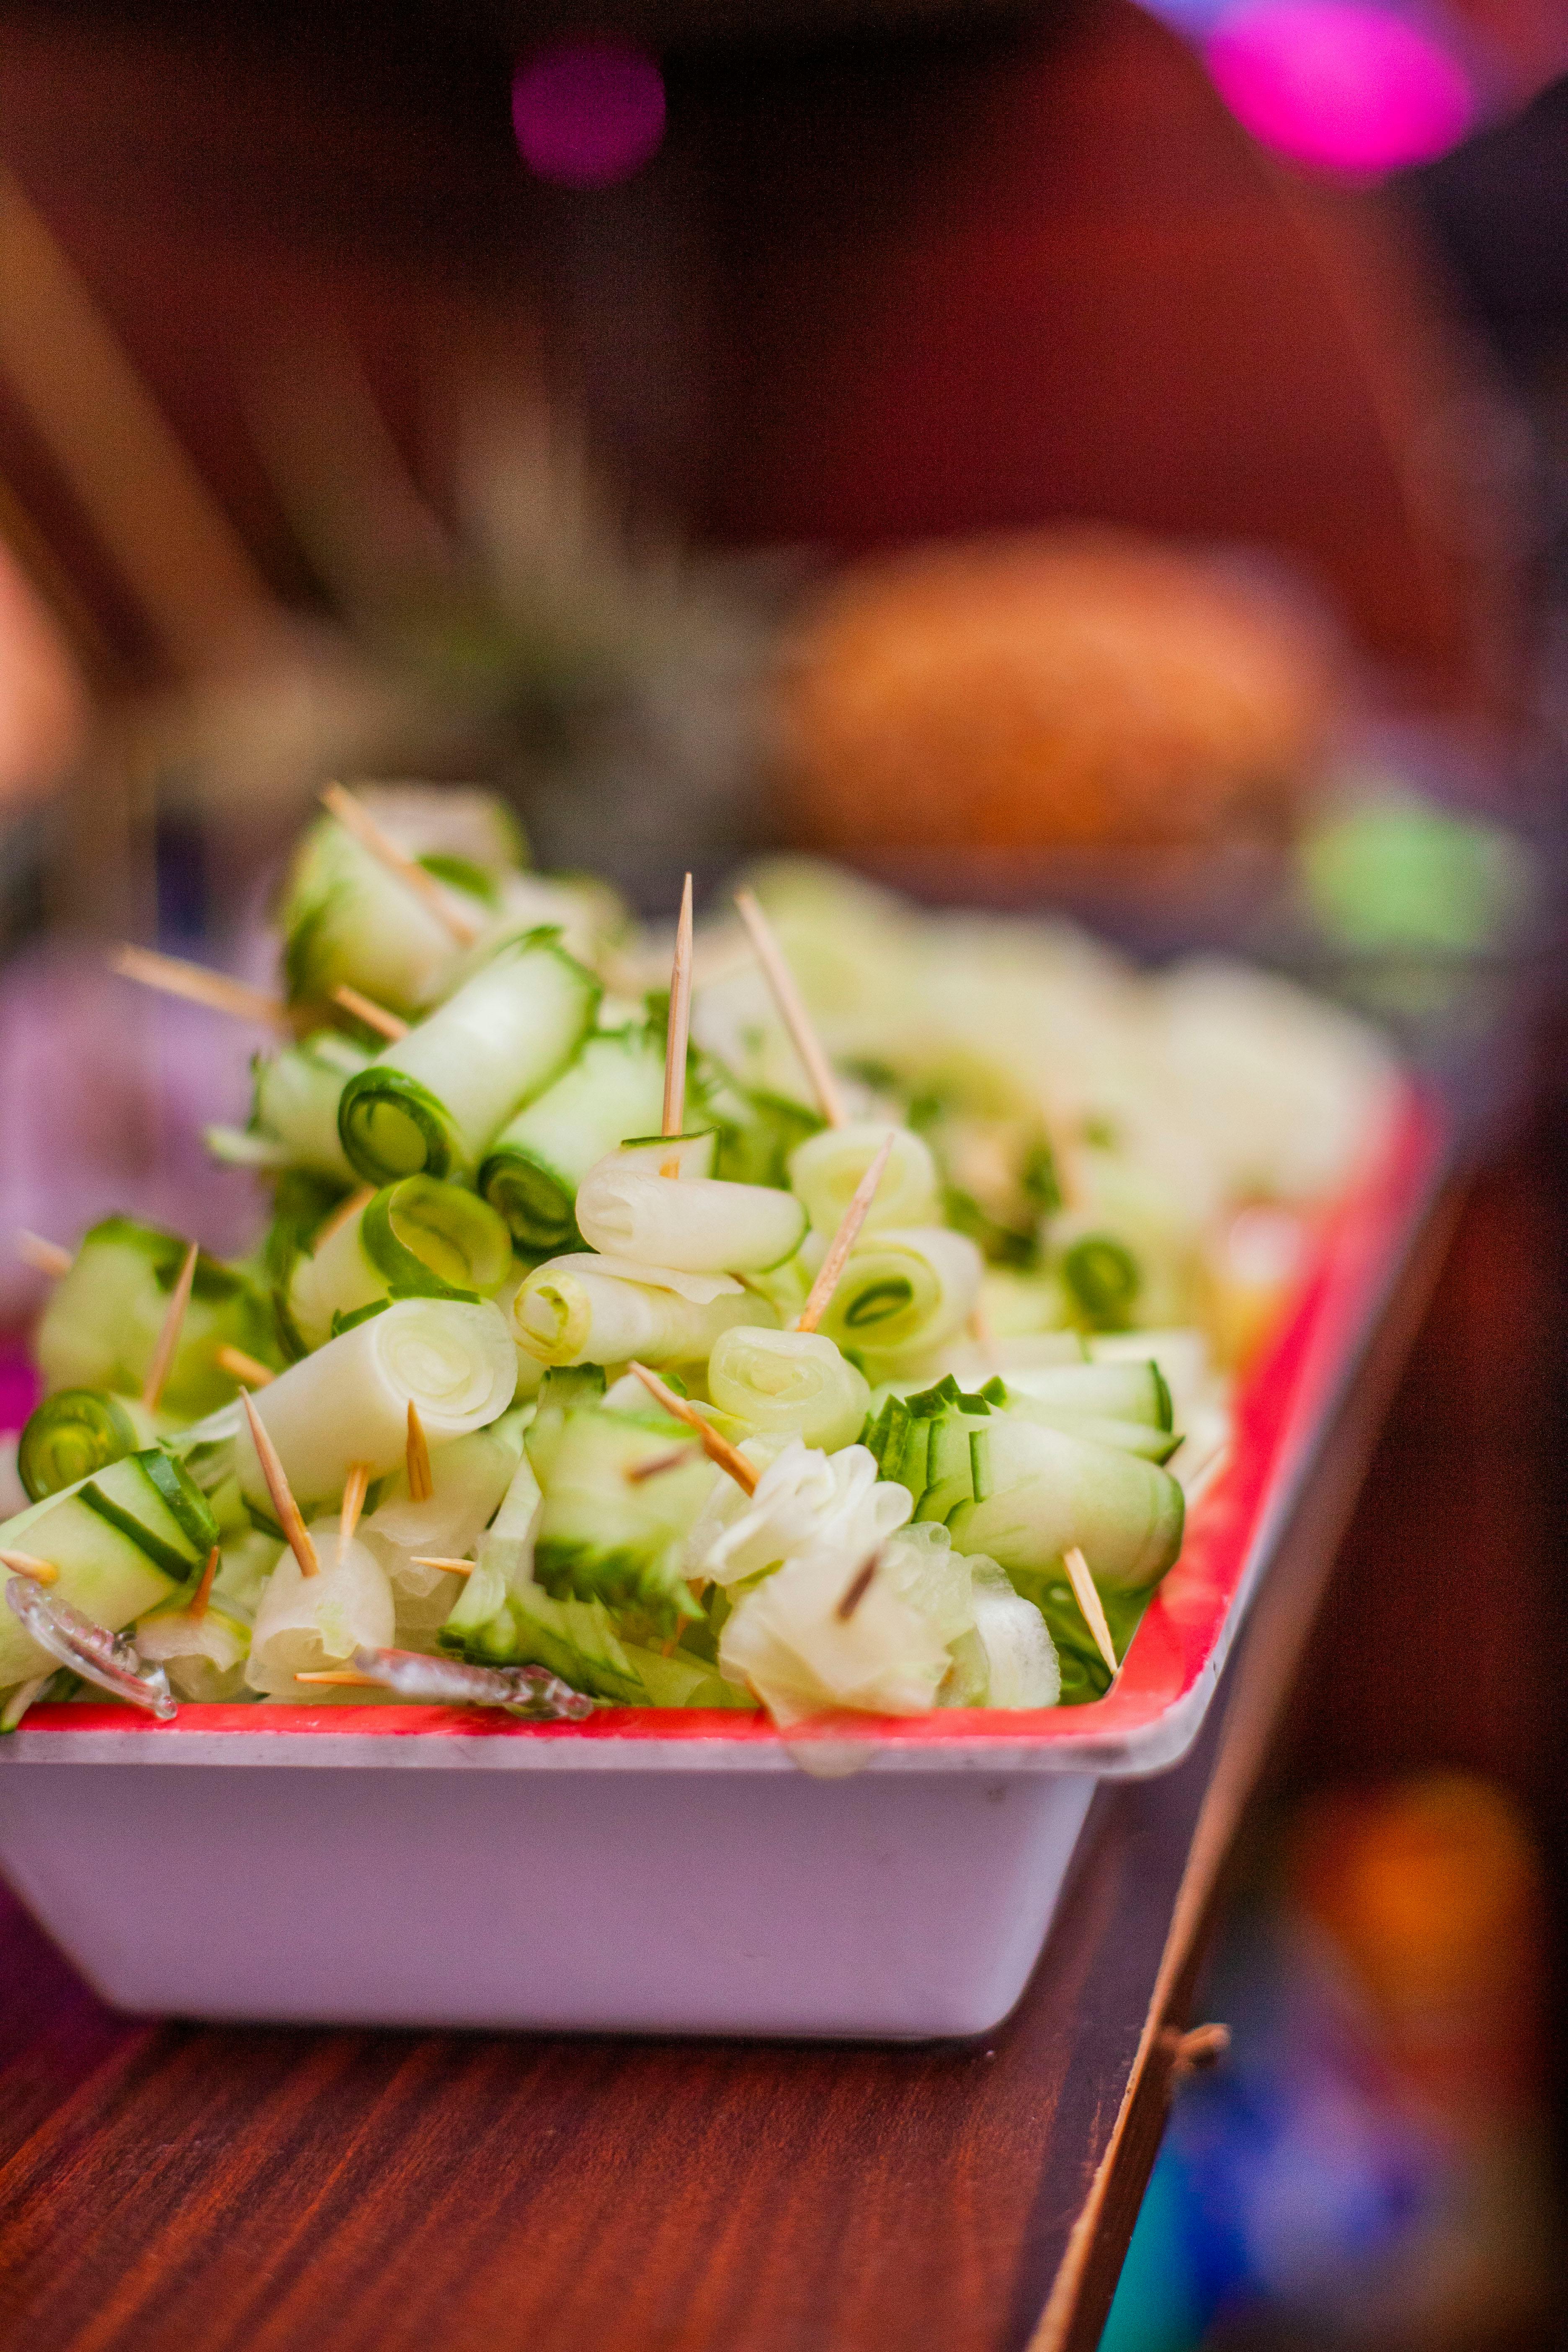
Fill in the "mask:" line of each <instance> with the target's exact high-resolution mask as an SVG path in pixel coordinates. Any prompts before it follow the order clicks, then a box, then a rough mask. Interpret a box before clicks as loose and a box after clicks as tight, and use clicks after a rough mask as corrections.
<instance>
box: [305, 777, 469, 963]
mask: <svg viewBox="0 0 1568 2352" xmlns="http://www.w3.org/2000/svg"><path fill="white" fill-rule="evenodd" d="M321 802H322V805H323V806H324V807H326V808H327V809H329V810H330V811H331V814H332V815H333V816H335V817H336V818H337V821H338V823H339V824H341V825H342V828H343V830H344V832H345V833H352V834H353V837H354V839H355V840H356V841H357V842H358V843H359V845H360V847H361V848H362V849H368V850H369V852H370V854H371V856H373V857H374V858H377V859H379V860H380V862H381V864H382V865H383V866H385V868H386V870H387V872H388V873H389V874H395V875H396V877H397V878H398V880H399V881H400V882H403V883H405V884H406V886H407V887H408V888H409V889H410V890H412V891H413V892H414V894H415V896H416V898H419V899H421V900H422V901H423V902H424V904H425V905H426V907H427V908H429V910H430V912H431V913H432V914H433V915H434V916H435V918H436V919H437V922H439V923H443V924H445V926H446V928H447V930H448V931H449V932H450V933H451V935H452V937H453V939H454V940H456V941H457V943H458V946H459V947H460V948H471V947H472V946H473V944H474V942H475V940H477V939H478V938H479V925H478V924H477V923H471V922H470V921H469V920H468V917H467V916H466V915H462V914H459V913H458V909H457V908H456V907H454V906H453V904H452V902H451V899H450V898H448V897H447V893H446V891H445V890H443V889H442V887H441V885H440V884H439V882H437V879H436V877H435V876H434V875H433V874H427V873H426V870H425V868H424V866H421V865H420V864H419V863H418V861H417V859H416V858H413V857H410V856H409V855H408V853H407V851H406V850H405V849H400V848H399V847H398V845H397V844H396V842H395V841H394V840H393V838H392V836H391V835H390V834H386V833H384V832H383V831H382V829H381V827H380V825H379V824H377V823H376V821H375V819H374V817H373V816H372V814H370V811H369V810H368V809H367V808H363V807H362V806H361V804H360V803H359V802H358V801H356V800H355V798H354V796H353V793H350V792H345V791H344V789H343V787H342V784H329V785H328V786H327V789H326V791H325V792H324V793H322V794H321Z"/></svg>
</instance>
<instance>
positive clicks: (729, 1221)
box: [577, 1152, 806, 1274]
mask: <svg viewBox="0 0 1568 2352" xmlns="http://www.w3.org/2000/svg"><path fill="white" fill-rule="evenodd" d="M577 1225H578V1230H579V1232H580V1233H581V1234H582V1235H583V1238H584V1241H585V1242H586V1243H587V1244H588V1245H589V1247H590V1248H591V1249H596V1250H600V1251H603V1252H604V1253H605V1255H606V1256H616V1255H619V1256H622V1257H633V1258H645V1259H647V1261H648V1262H649V1263H650V1264H652V1265H667V1266H673V1267H677V1268H679V1269H681V1270H682V1271H685V1272H688V1273H691V1274H718V1273H730V1274H763V1273H765V1272H766V1271H767V1270H768V1269H769V1268H770V1267H772V1266H776V1265H782V1264H783V1262H784V1259H785V1258H788V1257H793V1256H794V1255H795V1251H796V1250H797V1249H798V1248H799V1247H800V1244H801V1243H802V1242H803V1241H804V1240H805V1232H806V1218H805V1208H804V1206H803V1205H802V1203H801V1202H799V1201H797V1200H796V1199H795V1196H794V1195H793V1194H792V1193H789V1192H775V1191H773V1189H772V1188H771V1187H769V1186H767V1185H764V1184H727V1183H722V1182H720V1181H717V1180H715V1179H713V1178H711V1177H708V1178H703V1177H693V1178H683V1179H682V1180H681V1181H679V1182H674V1183H672V1182H671V1181H669V1179H668V1177H665V1176H663V1175H661V1174H660V1173H659V1172H658V1171H657V1170H655V1169H651V1168H649V1167H647V1165H646V1162H645V1159H644V1155H643V1154H641V1153H639V1152H626V1153H622V1152H610V1153H608V1154H607V1155H606V1156H605V1158H604V1159H603V1160H600V1161H599V1162H598V1164H597V1166H596V1167H595V1168H592V1169H590V1170H589V1171H588V1173H587V1175H586V1176H585V1177H584V1180H583V1182H582V1183H581V1185H580V1186H579V1187H578V1192H577Z"/></svg>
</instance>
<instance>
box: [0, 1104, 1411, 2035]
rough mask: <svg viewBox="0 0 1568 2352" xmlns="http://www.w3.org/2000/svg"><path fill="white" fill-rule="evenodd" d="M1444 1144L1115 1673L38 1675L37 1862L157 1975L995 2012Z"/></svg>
mask: <svg viewBox="0 0 1568 2352" xmlns="http://www.w3.org/2000/svg"><path fill="white" fill-rule="evenodd" d="M1442 1162H1443V1146H1442V1131H1441V1129H1440V1126H1439V1123H1438V1122H1437V1120H1436V1118H1435V1116H1434V1114H1433V1113H1432V1112H1431V1110H1430V1109H1429V1108H1427V1106H1426V1105H1425V1104H1424V1103H1423V1102H1421V1101H1419V1100H1417V1099H1416V1098H1415V1097H1410V1098H1409V1099H1408V1100H1407V1101H1406V1102H1405V1106H1404V1108H1403V1110H1402V1113H1401V1115H1400V1117H1399V1118H1398V1119H1397V1120H1396V1121H1395V1122H1394V1124H1393V1126H1392V1128H1391V1129H1390V1131H1389V1133H1388V1135H1387V1136H1386V1137H1385V1139H1384V1145H1383V1147H1382V1149H1381V1150H1380V1151H1379V1154H1378V1156H1377V1159H1376V1161H1375V1164H1374V1165H1373V1166H1372V1167H1371V1169H1370V1170H1369V1171H1368V1173H1367V1175H1366V1177H1365V1180H1364V1181H1363V1182H1362V1183H1361V1184H1360V1185H1359V1186H1358V1187H1357V1188H1355V1190H1354V1191H1353V1192H1352V1194H1351V1195H1350V1196H1349V1197H1348V1198H1347V1199H1346V1200H1345V1201H1344V1202H1342V1203H1341V1204H1340V1206H1339V1207H1338V1208H1337V1209H1336V1210H1335V1211H1334V1213H1332V1215H1331V1217H1329V1218H1328V1219H1327V1220H1326V1221H1325V1224H1324V1227H1323V1230H1322V1233H1321V1236H1320V1245H1319V1248H1318V1251H1317V1255H1316V1262H1315V1265H1314V1267H1313V1270H1312V1272H1311V1275H1310V1278H1309V1280H1308V1281H1307V1283H1306V1284H1305V1285H1304V1286H1303V1290H1302V1293H1301V1296H1300V1300H1299V1302H1298V1305H1297V1307H1296V1310H1295V1312H1294V1313H1293V1315H1292V1316H1291V1318H1290V1319H1289V1325H1288V1328H1285V1329H1284V1330H1283V1331H1282V1333H1281V1334H1280V1336H1279V1339H1278V1341H1277V1343H1276V1344H1275V1345H1274V1347H1273V1348H1272V1349H1271V1350H1270V1352H1269V1353H1268V1358H1267V1360H1265V1361H1264V1362H1263V1363H1262V1364H1261V1365H1260V1367H1259V1368H1258V1370H1257V1372H1256V1373H1255V1374H1254V1375H1253V1376H1252V1378H1251V1379H1250V1380H1249V1381H1248V1382H1247V1386H1246V1388H1245V1390H1244V1392H1243V1394H1242V1396H1241V1398H1240V1400H1239V1405H1238V1414H1237V1439H1236V1444H1235V1445H1234V1448H1233V1452H1232V1457H1231V1460H1230V1463H1229V1465H1228V1467H1227V1468H1226V1470H1225V1471H1224V1472H1223V1473H1222V1474H1221V1475H1220V1476H1219V1477H1218V1478H1216V1480H1215V1482H1214V1484H1213V1485H1212V1486H1210V1488H1209V1489H1208V1491H1207V1492H1206V1493H1205V1496H1204V1497H1203V1498H1202V1500H1201V1502H1200V1503H1199V1504H1198V1505H1197V1506H1196V1507H1194V1511H1193V1513H1192V1517H1191V1521H1190V1525H1189V1529H1188V1536H1187V1541H1186V1544H1185V1547H1184V1551H1183V1556H1182V1558H1181V1559H1180V1561H1179V1562H1178V1563H1177V1565H1176V1567H1175V1568H1174V1569H1173V1570H1172V1571H1171V1573H1170V1575H1169V1576H1168V1577H1167V1578H1166V1580H1165V1581H1164V1584H1163V1586H1162V1588H1161V1591H1160V1592H1159V1594H1158V1595H1157V1597H1156V1599H1155V1601H1153V1603H1152V1605H1151V1607H1150V1609H1149V1611H1148V1612H1147V1614H1146V1615H1145V1618H1144V1620H1143V1622H1142V1626H1141V1627H1140V1629H1139V1632H1138V1633H1137V1635H1136V1637H1135V1638H1134V1641H1133V1643H1132V1645H1131V1650H1130V1651H1129V1653H1128V1656H1127V1659H1126V1661H1125V1663H1124V1664H1123V1667H1122V1670H1121V1675H1120V1676H1119V1677H1118V1680H1117V1683H1116V1685H1115V1686H1114V1687H1113V1689H1112V1690H1111V1691H1110V1693H1109V1694H1108V1696H1106V1697H1105V1698H1103V1699H1101V1700H1100V1701H1099V1702H1097V1703H1096V1704H1094V1705H1092V1706H1082V1707H1076V1708H1057V1709H1050V1710H1042V1711H1040V1712H1037V1713H1028V1714H1011V1713H985V1712H981V1711H975V1712H964V1713H959V1712H957V1711H950V1712H943V1713H939V1714H937V1715H935V1716H932V1717H921V1718H917V1719H906V1720H901V1721H890V1720H888V1719H879V1720H876V1721H870V1720H868V1719H867V1718H865V1717H838V1718H835V1719H834V1720H833V1721H831V1722H828V1723H824V1724H822V1725H820V1726H818V1727H814V1728H813V1729H812V1731H810V1732H809V1733H808V1734H806V1735H805V1736H804V1737H803V1736H802V1735H800V1734H798V1733H797V1734H796V1735H795V1736H794V1737H793V1738H789V1739H785V1738H782V1737H781V1736H780V1735H779V1734H778V1733H777V1732H776V1731H775V1730H773V1728H772V1727H771V1726H768V1725H767V1724H765V1723H763V1722H762V1721H759V1720H756V1719H753V1718H750V1717H736V1716H733V1715H704V1714H697V1713H685V1714H679V1713H673V1712H667V1713H659V1712H657V1711H653V1710H630V1709H622V1710H611V1709H605V1710H602V1711H601V1712H600V1713H598V1714H597V1715H596V1716H595V1717H594V1718H593V1720H592V1721H591V1722H590V1723H588V1724H586V1725H583V1726H576V1725H547V1726H531V1725H521V1724H517V1723H513V1722H511V1721H510V1719H509V1718H507V1717H500V1716H490V1715H482V1716H479V1715H476V1714H474V1713H473V1712H471V1711H458V1710H447V1709H436V1708H414V1707H401V1706H378V1707H358V1706H334V1707H322V1708H320V1709H317V1708H310V1707H295V1706H234V1707H221V1706H220V1707H206V1706H183V1707H181V1708H180V1710H179V1712H178V1715H177V1717H175V1719H174V1721H173V1722H172V1723H169V1724H158V1723H156V1722H154V1721H153V1720H152V1719H151V1718H150V1717H141V1716H133V1715H132V1713H131V1711H130V1710H128V1709H126V1708H123V1707H119V1706H111V1705H105V1706H80V1705H71V1706H53V1707H47V1708H39V1709H37V1710H35V1712H34V1714H33V1715H32V1716H30V1717H28V1718H27V1723H26V1727H25V1728H24V1729H23V1730H21V1731H20V1732H18V1733H16V1735H14V1736H13V1737H12V1738H10V1739H8V1740H5V1741H4V1742H0V1867H3V1868H4V1870H5V1874H6V1876H7V1877H8V1878H9V1879H10V1880H11V1882H12V1884H13V1885H15V1886H16V1888H17V1890H18V1892H19V1893H20V1894H21V1895H22V1896H23V1898H24V1900H25V1901H26V1903H27V1904H28V1906H29V1907H30V1908H31V1909H32V1911H33V1912H34V1913H35V1915H36V1916H37V1918H38V1919H39V1920H40V1922H41V1923H42V1925H43V1926H44V1927H46V1928H47V1930H48V1931H49V1932H50V1933H51V1934H52V1935H53V1936H54V1937H55V1938H56V1940H57V1941H58V1943H59V1944H60V1945H61V1946H62V1948H64V1949H65V1950H66V1951H67V1952H68V1954H69V1955H70V1957H71V1958H73V1959H75V1960H76V1962H77V1964H78V1965H79V1967H80V1968H81V1969H83V1971H84V1973H85V1974H86V1975H87V1976H88V1977H89V1979H91V1980H92V1982H93V1983H94V1984H95V1985H96V1986H97V1987H98V1989H99V1990H100V1991H101V1992H102V1993H103V1994H104V1996H105V1997H106V1998H107V1999H108V2000H111V2001H113V2002H115V2003H116V2004H117V2005H119V2006H121V2007H124V2008H130V2009H133V2010H138V2011H173V2012H174V2013H178V2014H184V2015H191V2016H202V2017H222V2018H235V2019H239V2018H252V2019H271V2020H285V2021H307V2020H309V2021H323V2022H342V2023H366V2022H374V2023H378V2024H405V2025H429V2026H459V2025H467V2026H490V2027H515V2026H523V2027H539V2028H549V2029H563V2028H583V2029H589V2030H600V2031H621V2030H628V2031H640V2032H714V2033H751V2034H767V2033H772V2034H827V2035H832V2034H841V2035H842V2034H852V2035H881V2036H910V2035H921V2036H924V2035H938V2034H962V2033H974V2032H984V2031H985V2030H987V2029H988V2028H989V2027H991V2026H992V2025H994V2024H995V2023H996V2022H997V2021H998V2020H999V2019H1000V2018H1001V2017H1003V2016H1005V2013H1006V2011H1008V2010H1009V2009H1010V2008H1011V2007H1012V2006H1013V2004H1014V2002H1015V2001H1016V1999H1017V1998H1018V1995H1019V1994H1020V1992H1021V1991H1022V1990H1023V1987H1024V1984H1025V1982H1026V1979H1027V1976H1028V1973H1029V1970H1030V1969H1031V1968H1032V1966H1033V1964H1034V1961H1035V1958H1036V1957H1037V1954H1038V1951H1039V1949H1040V1947H1041V1944H1042V1942H1043V1940H1044V1937H1045V1935H1046V1932H1047V1928H1048V1927H1049V1924H1050V1919H1051V1916H1052V1913H1053V1911H1054V1909H1055V1906H1056V1904H1057V1900H1058V1895H1059V1892H1060V1888H1061V1884H1062V1880H1063V1876H1064V1874H1065V1873H1066V1870H1067V1866H1068V1862H1069V1860H1070V1857H1071V1853H1072V1850H1073V1846H1074V1844H1075V1843H1076V1841H1077V1837H1078V1833H1079V1829H1080V1827H1081V1825H1082V1822H1083V1818H1084V1814H1085V1812H1086V1811H1087V1809H1088V1805H1089V1797H1090V1796H1091V1794H1092V1791H1093V1788H1094V1785H1095V1782H1096V1780H1098V1779H1100V1778H1104V1777H1107V1776H1114V1775H1126V1774H1131V1773H1147V1772H1151V1771H1158V1770H1162V1769H1168V1768H1169V1766H1171V1765H1172V1764H1173V1763H1174V1762H1176V1761H1177V1760H1178V1759H1179V1758H1180V1757H1181V1756H1182V1755H1183V1754H1184V1752H1185V1750H1186V1748H1188V1747H1189V1746H1190V1745H1191V1742H1192V1741H1193V1739H1194V1738H1195V1737H1196V1735H1197V1731H1198V1729H1199V1727H1200V1726H1201V1724H1202V1721H1203V1717H1204V1714H1205V1710H1206V1708H1207V1706H1208V1704H1209V1701H1210V1699H1211V1698H1212V1696H1213V1694H1214V1691H1215V1685H1216V1684H1217V1681H1218V1677H1219V1674H1220V1671H1221V1668H1222V1666H1223V1664H1224V1661H1225V1657H1226V1653H1227V1651H1228V1648H1229V1644H1230V1643H1231V1641H1232V1639H1233V1638H1234V1635H1235V1633H1236V1630H1237V1625H1238V1624H1239V1622H1240V1620H1241V1617H1242V1615H1243V1613H1244V1611H1245V1608H1246V1605H1247V1600H1248V1598H1249V1596H1250V1594H1251V1592H1252V1591H1254V1590H1255V1588H1256V1585H1257V1583H1258V1579H1259V1577H1260V1576H1261V1575H1262V1574H1263V1573H1264V1571H1265V1570H1266V1568H1267V1565H1268V1559H1269V1558H1270V1556H1271V1554H1272V1551H1273V1549H1274V1548H1275V1546H1276V1544H1277V1542H1278V1539H1279V1535H1280V1533H1281V1532H1282V1529H1283V1527H1284V1525H1285V1523H1286V1521H1287V1519H1288V1518H1289V1513H1290V1510H1291V1507H1292V1505H1293V1502H1294V1500H1295V1498H1296V1496H1297V1495H1298V1494H1299V1492H1300V1487H1301V1484H1302V1482H1303V1480H1304V1479H1305V1478H1307V1477H1308V1476H1309V1475H1310V1470H1311V1465H1312V1461H1313V1458H1314V1454H1315V1450H1316V1444H1317V1441H1318V1439H1319V1438H1320V1436H1321V1433H1322V1432H1323V1430H1324V1429H1325V1428H1326V1426H1327V1425H1328V1423H1329V1422H1330V1420H1331V1416H1332V1412H1333V1408H1334V1405H1335V1403H1336V1402H1337V1400H1338V1397H1339V1395H1340V1393H1341V1391H1342V1386H1343V1384H1344V1382H1345V1381H1347V1380H1348V1379H1349V1377H1350V1375H1351V1373H1352V1370H1353V1368H1354V1365H1355V1362H1356V1360H1357V1358H1358V1357H1359V1355H1360V1353H1361V1350H1362V1348H1363V1345H1364V1342H1365V1340H1366V1339H1367V1337H1368V1336H1369V1335H1370V1332H1371V1330H1372V1329H1373V1328H1374V1326H1375V1323H1376V1320H1377V1318H1378V1314H1379V1311H1380V1309H1381V1307H1382V1305H1383V1302H1384V1298H1385V1297H1386V1296H1387V1293H1388V1290H1389V1288H1390V1286H1392V1284H1393V1283H1394V1280H1395V1279H1396V1277H1397V1274H1398V1271H1399V1267H1400V1265H1401V1262H1402V1259H1403V1256H1404V1255H1405V1249H1406V1247H1407V1246H1408V1244H1409V1242H1410V1240H1411V1238H1412V1237H1413V1235H1414V1234H1415V1232H1416V1230H1417V1229H1418V1226H1419V1223H1420V1221H1421V1216H1422V1213H1423V1211H1424V1209H1425V1208H1426V1205H1427V1203H1428V1202H1429V1200H1430V1198H1431V1195H1432V1192H1433V1190H1434V1188H1435V1186H1436V1182H1437V1181H1438V1178H1439V1174H1440V1171H1441V1167H1442ZM807 1750H809V1753H808V1752H807ZM803 1761H804V1762H805V1764H806V1765H808V1766H809V1767H810V1768H811V1769H801V1768H802V1763H803ZM520 1773H521V1774H523V1775H526V1779H525V1780H523V1781H521V1782H520V1781H519V1780H518V1778H517V1777H516V1776H517V1775H518V1774H520Z"/></svg>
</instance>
